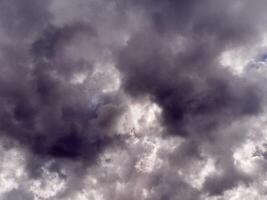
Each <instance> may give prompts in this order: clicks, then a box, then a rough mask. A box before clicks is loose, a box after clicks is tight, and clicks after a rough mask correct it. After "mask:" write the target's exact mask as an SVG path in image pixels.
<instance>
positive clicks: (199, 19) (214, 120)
mask: <svg viewBox="0 0 267 200" xmlns="http://www.w3.org/2000/svg"><path fill="white" fill-rule="evenodd" d="M138 3H140V4H141V6H140V4H138ZM138 3H137V4H135V5H136V7H137V8H140V7H142V8H141V9H143V10H144V16H146V17H147V18H148V19H149V20H150V25H151V26H147V27H145V28H143V29H141V30H138V31H137V33H135V34H133V35H132V36H131V37H130V39H129V41H128V42H127V44H126V46H125V47H124V48H122V49H121V51H120V52H119V54H118V68H119V69H120V71H121V73H122V80H123V87H124V89H125V90H126V91H127V92H128V93H129V94H130V95H132V96H133V97H135V96H149V97H150V99H151V100H152V101H154V102H155V103H157V104H158V105H159V106H160V107H161V109H162V116H161V122H162V125H163V126H164V127H165V129H166V131H165V133H166V134H167V135H172V136H182V137H185V138H186V140H188V141H189V142H186V143H185V145H184V146H181V147H180V148H181V150H182V152H180V151H177V153H176V154H175V153H174V155H172V156H171V157H173V158H174V157H176V158H175V159H176V161H175V162H176V166H180V165H181V164H182V163H183V162H184V161H185V160H186V162H189V163H190V162H191V161H190V157H193V158H194V157H195V158H194V159H197V160H198V159H200V160H201V156H200V157H199V156H196V155H200V154H201V149H202V150H203V149H205V144H203V141H205V143H206V142H210V143H218V144H217V145H222V144H220V142H218V140H220V138H221V137H222V136H219V135H218V132H220V133H221V134H225V133H223V131H221V130H225V132H226V131H227V130H226V129H225V128H226V127H227V126H229V125H230V124H232V123H234V122H235V121H239V120H242V119H244V118H245V117H248V116H253V115H257V114H259V113H261V112H262V110H263V108H262V102H261V101H262V95H261V91H260V89H259V86H258V85H253V84H251V83H249V81H248V80H247V79H246V78H243V77H239V76H236V75H233V74H232V73H231V72H230V71H228V70H227V69H225V68H223V67H222V66H221V64H220V62H219V58H220V56H221V54H222V53H223V52H224V51H225V50H228V49H229V48H230V49H231V48H234V47H237V46H239V45H241V44H242V45H246V44H248V43H250V42H251V41H254V40H256V39H257V38H258V37H259V35H258V32H257V31H258V29H259V25H258V23H257V21H256V18H252V17H251V12H254V11H253V9H251V10H250V8H249V7H248V6H249V5H248V4H249V3H247V2H243V1H242V2H238V1H237V2H230V1H225V2H214V1H213V2H211V1H204V2H203V1H201V2H200V1H153V2H152V1H145V3H142V2H138ZM234 3H241V5H240V7H239V8H236V9H237V10H235V8H234V6H235V5H234ZM139 6H140V7H139ZM236 6H237V5H236ZM255 14H256V13H255ZM258 16H260V14H259V15H258ZM247 17H248V18H247ZM177 35H179V36H180V38H179V39H180V40H182V43H178V44H177V45H175V44H174V45H173V44H172V45H173V46H175V48H176V51H173V49H172V46H171V44H170V43H169V41H172V42H173V43H174V42H177V41H176V39H177ZM227 135H228V134H225V136H224V138H225V139H226V138H227V137H229V139H228V140H231V138H232V137H233V136H231V135H228V136H227ZM226 140H227V139H226ZM232 140H234V141H235V142H233V143H232V146H228V145H227V146H228V147H227V148H229V149H234V148H235V147H237V146H238V145H239V143H240V142H242V140H243V139H242V137H239V138H238V139H233V138H232ZM192 145H193V146H192ZM214 148H216V145H214ZM183 149H186V150H185V151H184V150H183ZM178 150H179V149H178ZM230 151H231V150H224V151H223V152H219V154H221V155H220V156H222V157H223V158H224V159H225V160H227V161H226V163H227V162H229V163H228V164H226V163H225V162H220V163H219V166H220V165H221V168H222V171H223V175H221V176H222V177H217V176H215V177H213V176H211V177H210V178H208V179H207V183H205V184H204V185H205V186H204V187H205V190H206V191H207V192H208V193H210V194H211V195H221V194H222V193H223V192H224V191H225V190H228V189H231V188H233V187H234V186H236V184H237V183H238V182H239V181H243V182H247V181H249V179H248V178H244V177H243V176H242V175H240V173H241V172H239V171H238V169H236V167H235V166H234V164H233V160H232V159H231V157H232V154H231V153H230ZM180 154H182V156H181V155H180ZM213 156H214V157H215V159H218V157H220V156H219V155H213ZM173 158H172V159H173ZM185 158H186V159H185ZM194 159H193V160H194ZM188 160H189V161H188ZM191 163H192V162H191ZM229 166H231V167H230V168H231V169H232V170H229ZM241 174H242V173H241ZM172 192H173V191H172Z"/></svg>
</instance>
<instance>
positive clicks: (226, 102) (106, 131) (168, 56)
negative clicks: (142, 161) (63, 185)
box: [0, 0, 266, 200]
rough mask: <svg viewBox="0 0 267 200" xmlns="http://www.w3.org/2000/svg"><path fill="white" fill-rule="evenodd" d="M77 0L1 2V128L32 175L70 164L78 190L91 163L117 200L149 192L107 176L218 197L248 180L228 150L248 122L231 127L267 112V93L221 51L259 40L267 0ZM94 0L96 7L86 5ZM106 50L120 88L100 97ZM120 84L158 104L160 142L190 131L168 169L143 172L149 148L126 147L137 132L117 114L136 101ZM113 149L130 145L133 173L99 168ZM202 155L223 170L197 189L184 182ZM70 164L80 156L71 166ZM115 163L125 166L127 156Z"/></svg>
mask: <svg viewBox="0 0 267 200" xmlns="http://www.w3.org/2000/svg"><path fill="white" fill-rule="evenodd" d="M58 2H59V4H58V5H59V6H58V7H55V8H54V10H53V9H51V8H52V6H51V4H53V3H55V4H56V3H58ZM78 2H79V3H78V4H77V7H78V8H79V10H81V13H85V14H83V15H75V14H77V13H75V12H77V11H76V10H75V9H74V7H75V6H73V5H72V3H70V2H69V1H66V2H65V3H64V5H66V7H64V6H63V5H61V4H60V1H42V2H37V1H32V0H27V1H25V2H22V1H16V0H9V1H6V0H4V1H1V2H0V13H1V14H0V22H1V26H2V29H1V30H0V35H1V36H2V37H1V38H0V45H1V46H0V47H1V57H0V104H1V107H0V121H1V123H0V133H1V136H2V137H8V138H9V139H11V140H14V141H16V142H18V143H19V144H20V145H21V146H22V147H24V148H25V149H26V152H28V153H29V154H28V155H27V156H26V157H27V161H28V162H27V164H26V166H27V169H28V170H29V171H30V175H31V177H33V178H37V179H38V178H40V176H41V172H40V168H41V167H42V166H43V165H44V163H45V164H46V163H48V161H51V160H53V161H54V162H55V164H54V165H53V166H56V167H55V168H53V167H52V168H49V171H51V172H54V171H56V173H57V174H60V173H61V168H64V167H69V168H70V169H73V170H71V172H69V174H64V175H62V179H65V176H70V177H71V178H70V179H73V180H74V181H73V182H68V188H67V189H66V193H68V194H73V193H74V192H73V191H74V190H75V189H76V188H78V187H80V185H79V184H77V185H79V186H75V183H77V181H76V180H77V179H82V177H83V174H85V173H86V172H87V169H88V166H90V169H91V170H95V174H94V175H95V177H96V179H99V181H100V182H101V183H102V185H101V186H100V187H101V189H102V188H104V190H105V192H104V193H103V194H104V195H105V196H106V197H108V196H110V195H111V194H112V195H113V196H114V199H115V198H117V199H125V198H128V199H137V198H138V199H140V198H143V197H142V196H140V195H141V193H140V192H135V193H134V192H133V191H131V190H132V188H129V189H128V188H127V189H125V190H124V192H123V194H115V193H116V192H115V191H116V190H114V186H113V184H111V182H112V183H113V182H115V181H121V180H122V181H123V183H124V184H125V185H127V186H130V187H132V186H133V183H135V180H137V179H142V180H143V182H142V184H141V183H140V185H138V184H137V185H136V189H137V190H141V189H142V187H143V186H144V187H146V189H147V190H149V191H152V192H151V194H150V195H151V196H150V197H149V199H175V200H176V199H177V200H179V199H181V200H182V199H183V200H185V199H187V200H191V199H192V200H196V199H198V198H200V195H201V194H204V193H207V194H209V195H222V194H223V192H224V191H226V190H229V189H232V188H234V187H235V186H237V185H238V184H239V183H241V182H242V183H249V182H252V181H253V180H251V177H249V176H247V175H245V174H243V173H242V172H241V171H239V169H237V167H236V166H235V164H234V161H233V158H232V156H233V155H232V153H233V151H234V150H235V149H236V148H238V146H239V145H240V144H241V143H242V142H243V141H244V138H245V137H246V133H243V132H242V131H243V128H242V127H241V126H240V127H239V128H237V130H235V131H234V132H233V133H232V132H231V130H230V128H229V127H231V125H233V124H234V123H236V122H239V121H242V120H244V119H246V118H248V117H251V116H256V115H258V114H259V113H261V112H262V111H263V95H261V90H260V86H259V85H257V84H255V83H253V84H252V83H251V82H250V81H249V79H247V78H246V77H242V76H237V75H233V74H232V72H231V71H229V70H227V69H226V68H224V67H223V66H222V65H221V63H220V56H221V55H222V53H223V52H224V51H227V50H229V49H233V48H238V47H240V46H246V45H249V44H252V43H253V42H254V41H257V40H258V39H259V38H260V31H261V29H262V26H263V25H264V23H263V22H264V20H265V18H264V15H263V14H262V13H263V12H264V8H265V7H266V6H264V2H263V1H260V0H258V1H256V2H254V3H251V2H249V1H246V0H243V1H239V0H236V1H234V2H233V1H230V0H226V1H220V2H219V1H212V0H204V1H197V0H189V1H188V0H187V1H186V0H181V1H173V0H166V1H159V0H153V1H152V0H146V1H140V0H135V1H132V0H125V1H123V0H121V1H111V2H107V1H104V0H103V1H97V2H96V1H85V0H79V1H78ZM60 5H61V6H62V7H64V9H66V10H65V11H64V15H63V18H64V16H65V18H66V20H64V19H63V20H62V19H61V20H62V21H63V22H62V23H56V22H57V19H58V18H60V17H62V16H61V15H62V13H61V12H60V9H61V8H60ZM75 5H76V4H75ZM256 5H257V6H256ZM258 5H261V6H258ZM90 7H92V8H95V10H94V9H90V10H86V9H87V8H90ZM57 9H58V10H57ZM64 9H63V10H64ZM68 11H69V12H68ZM103 19H104V20H103ZM59 21H60V20H59ZM104 21H105V22H104ZM118 22H120V23H122V24H121V25H119V24H118ZM124 36H125V38H126V39H125V38H124ZM75 45H76V46H75ZM70 49H71V50H72V51H70ZM73 49H74V50H73ZM81 55H86V56H81ZM105 59H107V60H108V61H109V62H114V63H115V65H116V68H117V69H118V70H119V72H120V75H121V88H120V89H121V90H123V91H121V90H119V91H115V92H109V93H105V94H103V92H102V88H101V87H102V85H105V84H106V85H110V84H111V83H109V82H108V81H109V80H104V81H103V82H101V81H100V80H97V81H95V82H93V81H91V79H93V78H92V77H93V75H94V72H95V70H96V67H97V64H96V63H95V62H96V61H98V62H100V63H101V62H102V63H103V60H104V61H106V60H105ZM102 70H103V69H102ZM106 71H107V70H106V69H104V70H103V73H105V72H106ZM77 74H78V75H79V74H82V75H86V78H85V80H82V81H81V83H79V84H76V83H73V79H74V78H75V75H77ZM74 82H75V81H74ZM124 92H125V93H126V94H127V95H129V96H130V98H132V99H137V101H138V100H139V99H142V97H148V98H149V99H150V100H151V101H152V102H153V103H155V104H157V105H158V106H159V107H160V109H161V110H162V113H161V115H160V116H159V120H160V126H162V127H163V128H164V131H163V132H164V134H163V135H162V138H161V140H163V141H164V140H165V139H170V138H173V139H175V138H177V137H178V138H179V137H180V138H181V139H182V140H183V142H182V144H181V145H180V146H179V145H178V144H177V146H176V147H175V148H174V150H173V151H160V152H159V153H158V155H157V156H158V157H159V158H161V159H162V160H163V161H164V164H163V166H162V167H161V168H159V169H157V170H155V171H153V172H151V173H150V174H149V175H147V176H145V177H142V176H141V175H140V174H139V173H138V172H136V171H135V169H134V167H133V166H134V164H135V162H136V160H137V159H138V157H140V155H141V154H142V151H143V150H142V147H141V146H140V148H138V149H134V150H130V147H128V146H127V145H126V144H127V143H126V144H125V141H124V139H126V140H127V139H129V137H127V136H126V137H122V136H118V135H117V130H116V126H117V124H118V123H119V120H118V119H119V117H120V116H121V115H122V113H123V112H124V111H125V109H126V106H125V104H127V103H128V101H127V98H125V94H124ZM128 98H129V97H128ZM143 134H144V135H146V133H143ZM155 137H156V136H155ZM139 139H140V140H141V139H142V137H140V138H139ZM122 143H123V144H122ZM112 146H115V147H116V148H117V149H120V150H121V151H126V154H127V156H128V157H129V158H128V159H129V160H127V159H126V161H127V162H126V161H125V162H126V163H127V164H126V167H125V169H124V171H126V172H125V174H127V175H125V177H123V178H122V177H120V176H118V177H116V176H115V177H113V176H112V177H111V178H110V179H112V178H113V179H112V181H106V182H105V180H103V177H102V178H101V176H102V175H101V174H102V172H99V171H97V169H98V167H97V165H96V164H97V158H98V157H99V155H101V153H103V152H105V150H107V149H108V150H109V152H110V153H112V152H113V151H115V150H114V149H113V148H109V147H112ZM203 154H205V156H207V157H211V158H212V159H214V160H215V161H216V167H218V169H220V171H221V173H220V174H211V175H210V176H208V177H207V178H206V182H204V185H203V188H202V189H199V190H198V189H196V188H193V187H192V186H191V185H190V184H189V183H187V182H186V181H185V180H184V179H185V177H187V176H189V175H188V174H187V172H188V171H187V168H189V166H193V165H194V163H195V162H198V161H203V160H204V159H205V158H204V157H205V156H203ZM121 162H123V160H121ZM73 163H82V165H81V166H80V167H78V168H75V167H74V166H73ZM115 164H116V165H117V168H118V169H120V165H121V163H120V162H118V163H115ZM74 165H75V164H74ZM72 167H73V168H72ZM96 168H97V169H96ZM77 169H79V170H77ZM100 169H101V168H100V167H99V170H100ZM178 169H179V170H181V171H182V172H183V176H180V175H178V174H177V170H178ZM53 170H54V171H53ZM102 170H103V169H102ZM106 173H107V172H106ZM188 173H189V172H188ZM75 178H76V179H75ZM80 184H81V183H80ZM140 188H141V189H140ZM18 193H21V195H22V198H31V197H30V196H31V195H30V194H28V193H27V192H24V191H19V190H13V191H10V192H9V193H7V194H5V196H4V198H5V199H15V198H17V196H18ZM136 193H138V194H136ZM28 196H29V197H28ZM63 196H64V195H63Z"/></svg>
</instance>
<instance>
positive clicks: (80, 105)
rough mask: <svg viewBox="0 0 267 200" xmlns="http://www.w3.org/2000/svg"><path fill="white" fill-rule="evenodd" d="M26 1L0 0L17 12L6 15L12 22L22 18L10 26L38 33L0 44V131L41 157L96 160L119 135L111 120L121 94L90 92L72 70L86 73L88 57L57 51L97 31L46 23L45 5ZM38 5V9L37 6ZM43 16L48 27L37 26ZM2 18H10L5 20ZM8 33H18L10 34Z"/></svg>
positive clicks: (118, 109) (89, 66) (81, 25)
mask: <svg viewBox="0 0 267 200" xmlns="http://www.w3.org/2000/svg"><path fill="white" fill-rule="evenodd" d="M27 3H28V4H29V5H30V6H31V7H29V6H27V4H22V3H21V2H15V1H14V2H13V3H12V2H2V4H3V5H2V6H1V9H2V10H5V9H15V11H14V13H16V14H17V15H18V16H14V17H13V15H12V16H6V15H5V17H6V18H8V20H10V23H15V21H16V20H18V19H17V18H16V17H18V18H22V19H21V20H22V22H18V27H14V29H16V30H14V31H15V32H16V31H18V32H19V33H22V32H21V28H24V29H25V31H29V29H30V31H29V34H31V33H32V32H33V31H36V33H37V36H35V37H36V39H35V40H33V42H31V43H26V44H25V43H24V42H22V44H20V43H18V44H15V43H13V42H12V41H11V42H10V44H6V45H5V46H4V47H3V48H2V53H3V54H4V58H3V60H2V61H1V62H2V64H1V71H2V75H1V80H0V82H1V86H0V96H1V100H0V101H1V109H0V116H1V125H0V129H1V135H2V136H4V137H10V138H12V139H15V140H16V141H17V142H18V143H19V144H21V145H23V146H24V147H26V148H27V149H28V150H30V151H31V152H32V153H34V154H35V155H37V156H41V157H43V158H45V157H48V158H56V159H57V158H58V159H61V158H63V159H71V160H82V161H84V162H85V163H94V162H95V159H96V158H97V156H98V154H99V153H100V152H102V151H103V150H104V149H105V147H106V146H108V145H110V144H112V143H114V142H116V141H117V140H120V139H119V138H118V137H117V136H112V135H114V134H115V133H114V130H113V128H112V127H113V124H115V122H116V119H117V117H118V116H119V115H120V113H121V112H122V110H123V109H122V106H121V105H120V104H121V103H120V98H118V97H117V96H116V94H111V93H110V94H105V95H102V94H101V92H100V91H99V92H98V93H99V94H100V95H99V94H97V92H90V88H89V87H88V86H87V85H86V84H72V83H71V79H72V77H73V76H74V75H75V73H87V75H88V76H90V75H91V74H92V71H93V66H92V64H91V63H90V61H88V60H84V59H72V58H70V57H66V56H64V55H62V54H61V53H62V52H64V50H65V48H66V46H68V45H69V44H70V43H73V42H74V41H73V40H75V39H76V38H79V36H81V35H83V36H85V37H87V38H88V40H90V38H92V37H94V38H95V37H96V33H95V32H94V30H93V28H92V27H91V26H90V25H88V24H84V23H80V22H77V23H72V24H68V25H66V26H63V27H56V26H54V25H49V24H50V23H49V18H48V17H47V16H49V12H48V10H47V8H46V6H43V5H41V4H36V5H35V3H34V2H33V3H34V4H33V5H32V2H31V1H30V2H27ZM13 4H14V5H13ZM37 8H40V11H38V10H35V9H37ZM25 9H26V10H25ZM16 10H18V11H16ZM19 11H21V12H19ZM28 11H29V12H28ZM31 12H32V13H31ZM43 13H46V14H43ZM47 13H48V14H47ZM1 14H2V13H1ZM8 14H10V13H8ZM31 14H32V16H31ZM28 15H30V16H28ZM39 15H40V16H39ZM12 17H13V18H14V19H13V18H12ZM24 18H25V19H24ZM19 20H20V19H19ZM43 21H45V22H46V24H47V26H46V27H45V28H43V27H42V26H40V27H38V25H39V24H40V23H42V22H43ZM3 22H4V23H8V22H7V20H4V21H3ZM32 23H34V24H36V27H35V25H34V24H32ZM4 25H6V26H7V27H5V28H6V30H7V31H11V29H12V28H11V27H9V26H8V24H4ZM20 26H21V27H20ZM31 29H33V30H31ZM38 33H39V34H38ZM8 34H9V33H8ZM20 36H21V37H24V38H23V40H26V39H31V40H32V38H31V37H30V38H27V36H28V35H23V36H22V35H20ZM12 37H16V36H14V35H13V34H12V35H11V38H12ZM17 45H18V46H17ZM22 49H23V52H20V51H22ZM24 51H26V53H25V52H24ZM5 56H6V57H5ZM85 83H87V80H85ZM92 87H93V86H92ZM95 96H99V97H98V98H99V99H100V100H101V98H104V99H105V101H102V102H100V103H98V105H97V107H94V106H91V105H90V104H91V102H92V99H93V98H95ZM105 96H107V97H105ZM31 164H33V163H31ZM31 164H30V165H31ZM29 169H31V167H29Z"/></svg>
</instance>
